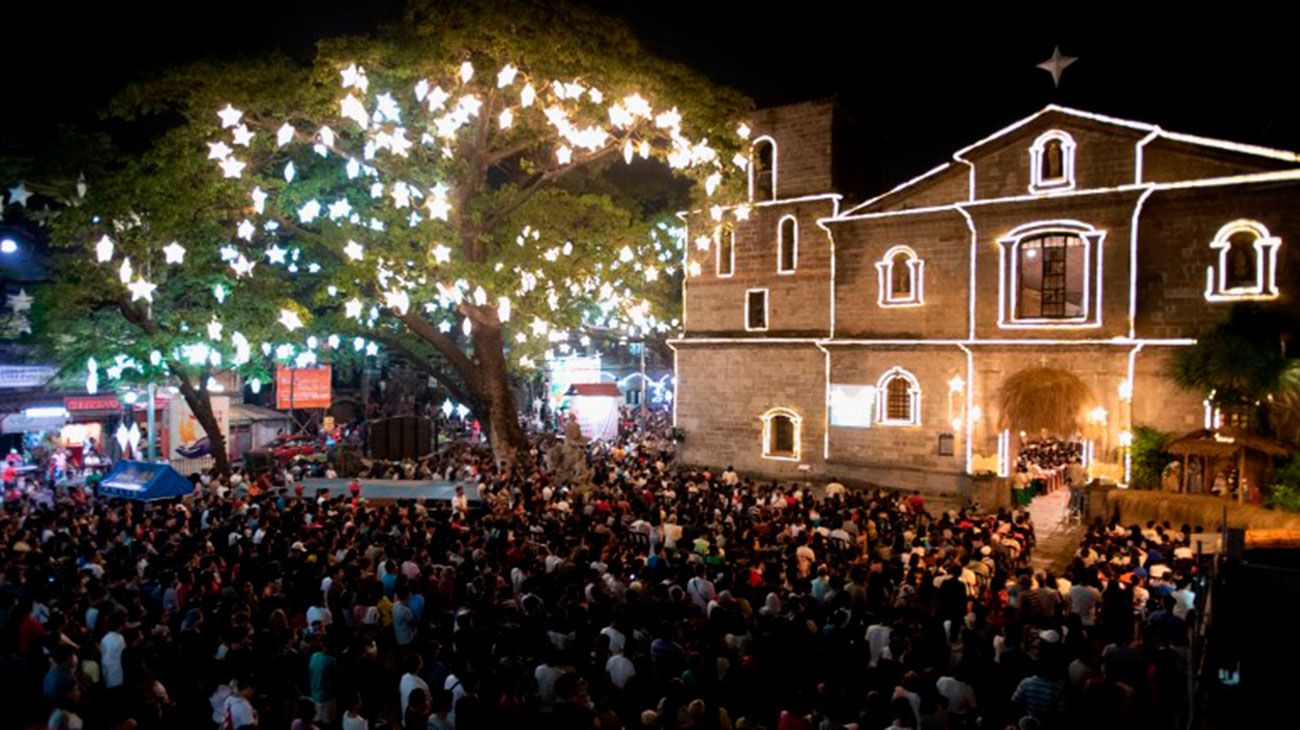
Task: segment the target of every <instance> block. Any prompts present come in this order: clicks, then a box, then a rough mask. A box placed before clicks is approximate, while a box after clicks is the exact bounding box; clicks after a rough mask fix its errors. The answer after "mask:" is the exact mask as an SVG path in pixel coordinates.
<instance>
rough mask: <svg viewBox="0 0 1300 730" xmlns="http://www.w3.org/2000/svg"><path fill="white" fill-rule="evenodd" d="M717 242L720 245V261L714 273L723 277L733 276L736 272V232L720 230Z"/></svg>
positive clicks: (718, 260) (733, 230)
mask: <svg viewBox="0 0 1300 730" xmlns="http://www.w3.org/2000/svg"><path fill="white" fill-rule="evenodd" d="M715 240H716V241H717V244H718V259H717V262H716V264H715V268H714V272H715V273H716V274H717V275H718V276H721V277H727V276H731V275H732V274H734V273H735V272H736V231H735V229H730V230H725V231H724V230H721V229H719V230H718V233H717V236H716V238H715Z"/></svg>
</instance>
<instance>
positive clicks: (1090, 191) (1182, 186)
mask: <svg viewBox="0 0 1300 730" xmlns="http://www.w3.org/2000/svg"><path fill="white" fill-rule="evenodd" d="M1287 180H1300V170H1279V171H1276V172H1257V173H1249V174H1246V175H1228V176H1225V177H1211V178H1204V179H1201V180H1183V181H1180V182H1165V183H1152V182H1147V183H1142V184H1140V185H1135V184H1124V185H1115V186H1112V187H1105V188H1085V189H1083V190H1071V191H1069V192H1065V193H1060V195H1059V196H1058V197H1060V198H1062V199H1065V198H1074V197H1086V196H1095V195H1110V194H1112V193H1129V192H1137V191H1140V190H1148V189H1153V190H1186V189H1190V188H1212V187H1220V186H1224V185H1244V184H1248V183H1256V182H1282V181H1287ZM1033 200H1042V196H1041V195H1008V196H1004V197H1000V198H985V199H983V200H963V201H958V202H955V203H944V204H942V205H930V206H923V207H919V208H907V209H904V210H886V211H880V212H875V213H857V214H854V215H848V214H847V213H845V214H842V215H840V216H838V217H833V218H824V219H821V220H824V221H825V222H827V223H840V222H843V221H850V220H870V219H874V218H892V217H895V216H907V215H924V214H927V213H937V212H941V211H946V210H954V209H956V208H957V207H958V206H963V207H967V208H969V207H978V206H987V205H1000V204H1002V203H1023V202H1027V201H1033Z"/></svg>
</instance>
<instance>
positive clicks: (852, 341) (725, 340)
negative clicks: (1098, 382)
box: [668, 337, 1196, 347]
mask: <svg viewBox="0 0 1300 730" xmlns="http://www.w3.org/2000/svg"><path fill="white" fill-rule="evenodd" d="M668 342H670V343H673V344H677V345H695V344H698V345H725V344H755V345H759V344H767V345H825V346H827V347H834V346H836V345H840V346H860V345H899V346H905V347H911V346H916V347H920V346H929V345H937V346H941V347H953V346H957V345H968V346H979V345H995V346H1002V345H1023V346H1026V347H1041V346H1044V345H1112V346H1115V347H1131V346H1133V345H1136V344H1138V343H1142V344H1144V345H1148V346H1153V347H1189V346H1191V345H1195V344H1196V340H1195V338H1188V337H1183V338H1178V337H1170V338H1143V339H1136V338H1131V337H1112V338H1110V339H1104V338H1089V339H1083V338H1080V339H1052V338H1028V337H1026V338H1024V339H933V340H903V339H874V340H873V339H864V338H852V337H846V338H835V339H827V338H824V337H677V338H674V339H671V340H668Z"/></svg>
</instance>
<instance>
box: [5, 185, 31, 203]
mask: <svg viewBox="0 0 1300 730" xmlns="http://www.w3.org/2000/svg"><path fill="white" fill-rule="evenodd" d="M30 197H32V193H31V191H30V190H28V189H27V186H25V185H23V184H22V183H18V185H16V186H15V187H12V188H9V204H10V205H21V206H23V207H24V208H26V207H27V199H28V198H30Z"/></svg>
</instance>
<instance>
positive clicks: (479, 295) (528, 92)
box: [119, 2, 746, 461]
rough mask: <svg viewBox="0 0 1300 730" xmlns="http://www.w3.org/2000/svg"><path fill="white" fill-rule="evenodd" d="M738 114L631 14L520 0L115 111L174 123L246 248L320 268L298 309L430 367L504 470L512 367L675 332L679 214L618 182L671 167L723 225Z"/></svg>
mask: <svg viewBox="0 0 1300 730" xmlns="http://www.w3.org/2000/svg"><path fill="white" fill-rule="evenodd" d="M745 108H746V104H745V102H744V100H743V99H741V98H740V97H739V96H737V95H735V94H733V93H731V92H728V91H726V90H725V89H719V88H717V87H715V86H714V85H712V84H710V83H708V82H707V81H706V80H704V79H702V78H701V77H699V76H697V75H695V74H693V73H692V72H690V71H689V70H687V69H685V68H683V67H681V66H678V65H675V64H672V63H669V62H666V61H663V60H661V59H658V58H656V57H654V56H653V55H651V54H649V53H648V52H647V51H646V50H645V49H643V48H642V47H641V45H640V44H639V43H638V42H637V41H636V39H635V37H634V36H633V35H632V34H631V33H630V32H629V30H628V29H627V28H626V27H624V26H623V25H621V24H619V23H616V22H612V21H610V20H608V19H605V18H601V17H598V16H595V15H592V14H589V13H587V12H585V11H580V10H576V9H572V8H565V7H554V6H551V5H544V4H541V3H503V2H471V3H459V4H455V5H451V6H448V7H443V8H438V7H434V6H429V5H425V4H421V3H417V4H413V5H412V6H411V7H410V9H409V10H408V12H407V14H406V17H405V18H404V20H403V22H402V23H400V24H399V25H397V26H394V27H390V28H384V29H381V31H380V32H378V33H376V34H374V35H372V36H367V37H349V38H341V39H332V40H329V41H326V42H323V43H321V44H320V46H319V50H318V53H317V55H316V57H315V59H314V61H313V63H312V64H311V67H310V69H309V70H308V71H307V72H306V74H305V75H303V76H301V77H299V76H298V75H296V74H295V73H294V72H292V71H291V70H289V69H288V65H287V64H285V63H284V62H283V60H282V59H281V60H278V61H274V62H272V64H271V65H270V66H268V65H267V64H264V63H263V64H246V63H245V64H238V65H233V66H214V65H204V66H201V67H196V68H191V69H187V70H185V71H183V72H180V73H176V74H172V75H170V76H169V77H168V78H166V79H163V80H161V81H159V82H156V83H150V84H144V85H140V86H137V87H134V88H133V89H131V90H130V91H129V92H128V93H127V94H125V95H124V96H123V98H122V99H121V100H120V106H119V110H127V111H132V110H146V111H157V110H159V109H166V110H168V111H174V112H178V113H179V114H181V115H182V116H183V117H184V119H185V120H186V124H185V126H184V129H185V134H187V135H188V136H189V139H190V142H191V144H192V146H193V148H194V149H195V152H196V155H197V154H198V152H199V150H202V155H201V156H206V157H207V158H209V159H210V160H211V163H210V164H211V165H212V166H213V167H212V171H211V175H212V181H211V184H212V185H214V186H216V187H219V188H222V189H224V190H236V189H237V190H242V191H243V195H244V196H245V197H244V198H243V203H242V205H241V206H240V211H239V215H238V216H237V217H238V219H239V223H238V225H239V226H241V227H242V229H243V230H244V231H245V232H251V235H249V236H248V237H247V240H246V243H247V244H248V245H250V246H252V247H254V248H256V247H259V246H260V247H271V246H280V247H293V248H296V249H298V250H300V251H301V252H302V258H301V261H300V265H304V263H303V262H307V263H308V264H309V265H310V266H311V267H312V269H313V271H314V272H315V273H310V272H306V271H303V270H300V271H299V272H298V273H297V274H290V272H289V271H288V267H287V266H283V265H280V266H276V267H274V270H275V271H276V272H277V273H279V274H282V275H283V276H284V277H285V280H286V282H287V283H286V286H287V287H289V289H291V290H293V291H295V292H297V296H298V297H299V300H300V301H302V302H303V303H304V304H305V305H306V306H308V308H310V309H311V310H312V311H314V312H316V313H318V315H319V316H321V317H323V318H325V319H326V320H327V321H330V322H336V321H338V320H339V319H340V318H344V319H347V320H349V321H350V322H351V323H352V326H353V327H355V328H357V330H358V331H360V332H365V333H369V336H372V337H374V338H375V339H379V340H381V341H389V340H392V341H394V344H397V345H399V346H402V347H403V348H404V350H405V351H406V352H407V353H408V354H409V353H418V354H425V355H434V356H436V358H437V359H438V360H439V362H440V365H439V367H444V366H445V368H446V369H447V370H449V371H450V373H451V374H452V377H450V378H449V380H451V381H454V387H457V388H460V389H462V390H463V391H464V392H465V393H466V395H467V397H466V400H467V401H468V402H470V403H471V404H474V405H475V406H477V407H478V409H479V411H478V413H477V415H478V416H479V417H480V418H481V419H482V420H484V422H485V423H486V424H487V425H488V427H489V433H490V436H491V441H492V445H493V448H494V451H495V453H496V454H497V456H498V458H500V459H502V460H505V461H513V460H514V458H515V455H516V453H517V452H518V450H519V449H520V448H521V447H523V445H524V440H523V433H522V430H521V428H520V425H519V420H518V413H517V408H516V403H515V397H514V395H513V391H512V389H511V388H510V384H509V377H508V376H509V373H510V372H511V371H512V370H514V369H524V370H527V369H531V368H535V367H537V366H538V365H539V363H540V362H541V360H542V358H543V357H544V356H545V354H546V353H548V352H550V351H551V348H552V347H554V346H557V345H558V344H559V343H566V342H569V339H570V338H571V337H579V336H582V335H583V334H584V333H587V331H588V330H591V331H594V332H596V333H605V334H609V333H611V332H613V333H616V334H617V335H619V336H630V337H640V336H643V335H645V334H646V333H652V332H662V331H665V330H667V329H669V328H670V327H672V326H674V325H675V324H676V323H675V321H673V319H672V317H671V315H666V314H664V313H663V312H662V310H659V309H657V308H656V301H658V300H659V298H658V297H656V296H655V294H656V293H658V294H662V293H663V292H664V291H665V288H666V287H673V286H675V285H674V284H673V283H672V281H673V277H674V276H680V275H682V274H683V272H681V270H680V269H681V267H682V262H683V256H682V252H681V251H680V249H679V248H678V246H676V245H672V244H671V241H672V237H671V236H668V235H667V234H666V231H665V229H664V228H663V227H658V226H656V225H655V224H656V222H657V221H661V220H662V216H663V214H664V213H665V212H669V211H664V210H653V209H650V208H652V206H647V205H646V204H645V201H643V200H640V199H638V197H637V196H635V195H628V194H621V193H620V192H619V190H620V189H626V183H627V182H628V181H629V180H633V181H635V179H636V178H637V176H639V175H640V176H645V175H653V174H655V171H656V168H663V167H666V168H667V169H668V170H671V171H672V172H673V173H674V174H675V175H677V176H678V177H680V178H681V179H684V180H688V181H692V182H694V183H697V184H696V185H695V186H694V188H693V189H694V191H695V194H694V200H693V201H692V204H693V205H708V206H713V207H714V211H713V214H714V219H715V220H716V221H721V220H722V218H723V212H722V211H723V208H722V207H721V202H722V201H723V200H724V199H731V198H734V197H735V195H736V194H737V193H738V192H739V190H740V189H741V187H742V186H741V184H740V180H741V179H742V178H743V173H744V165H745V164H746V155H745V154H744V153H742V152H741V146H742V145H743V144H744V142H743V139H742V137H743V136H744V134H745V130H744V127H743V125H739V126H738V121H739V120H740V119H741V118H742V117H741V115H742V114H743V112H744V110H745ZM738 132H739V133H738ZM623 167H628V168H631V169H630V171H628V170H626V169H625V170H622V171H620V170H619V168H623ZM620 176H621V178H620ZM214 218H218V219H228V218H230V216H221V215H218V216H214ZM701 243H702V245H704V246H707V245H708V238H707V237H704V238H702V240H701Z"/></svg>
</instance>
